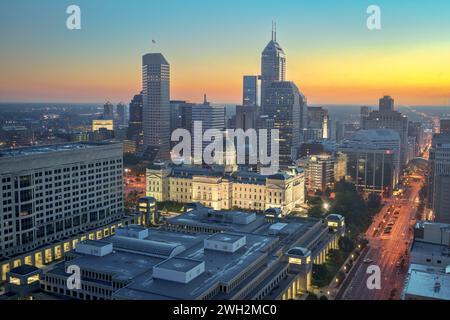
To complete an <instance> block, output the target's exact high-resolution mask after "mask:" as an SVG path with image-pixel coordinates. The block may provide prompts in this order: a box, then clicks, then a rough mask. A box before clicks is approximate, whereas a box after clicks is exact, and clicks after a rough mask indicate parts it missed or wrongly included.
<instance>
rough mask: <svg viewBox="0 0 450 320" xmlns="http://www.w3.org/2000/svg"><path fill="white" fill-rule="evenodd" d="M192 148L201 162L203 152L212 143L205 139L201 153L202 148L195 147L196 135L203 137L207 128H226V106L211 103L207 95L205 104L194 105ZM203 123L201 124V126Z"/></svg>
mask: <svg viewBox="0 0 450 320" xmlns="http://www.w3.org/2000/svg"><path fill="white" fill-rule="evenodd" d="M191 116H192V131H191V135H192V139H193V141H192V149H193V151H194V154H193V156H194V158H195V157H197V158H195V159H196V160H194V161H196V162H197V161H198V162H200V159H201V158H202V153H203V151H204V149H205V148H206V147H207V146H208V145H209V144H210V143H211V142H208V141H203V143H202V149H201V153H200V152H199V151H200V150H196V149H195V147H196V145H195V143H194V140H195V137H203V134H204V133H205V131H206V130H211V129H216V130H220V131H223V130H224V129H225V108H224V107H219V106H213V105H211V104H210V103H209V102H208V101H207V99H206V95H205V97H204V101H203V104H194V105H192V114H191ZM200 124H201V126H200Z"/></svg>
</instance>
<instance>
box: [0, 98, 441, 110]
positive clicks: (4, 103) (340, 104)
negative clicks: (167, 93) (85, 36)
mask: <svg viewBox="0 0 450 320" xmlns="http://www.w3.org/2000/svg"><path fill="white" fill-rule="evenodd" d="M380 98H381V97H380ZM130 100H131V99H130ZM177 100H181V101H186V102H189V103H199V104H201V103H202V102H200V101H198V102H197V101H190V100H187V99H171V100H170V101H177ZM107 102H110V103H112V104H113V105H117V104H119V103H123V104H125V105H127V106H128V104H129V102H126V101H117V102H116V101H109V100H107V101H104V102H61V101H36V102H28V101H0V105H8V104H23V105H32V104H53V105H58V104H59V105H98V106H103V105H104V104H105V103H107ZM210 103H211V104H212V105H223V106H238V105H242V103H233V102H214V101H210ZM307 106H308V107H320V106H322V107H355V108H358V107H363V106H364V107H369V108H378V104H376V105H375V104H364V103H361V104H358V103H356V104H355V103H311V104H310V103H308V105H307ZM394 108H395V109H396V108H449V109H450V104H449V105H397V104H396V105H395V107H394Z"/></svg>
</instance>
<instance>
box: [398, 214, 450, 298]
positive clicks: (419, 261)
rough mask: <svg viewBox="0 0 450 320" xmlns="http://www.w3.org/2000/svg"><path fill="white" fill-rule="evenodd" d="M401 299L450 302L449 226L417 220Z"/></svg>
mask: <svg viewBox="0 0 450 320" xmlns="http://www.w3.org/2000/svg"><path fill="white" fill-rule="evenodd" d="M409 261H410V266H409V270H408V274H407V276H406V280H405V286H404V289H403V293H402V299H405V300H418V299H420V300H450V225H449V224H445V223H436V222H427V221H420V222H418V223H417V224H416V226H415V228H414V241H413V243H412V246H411V250H410V259H409Z"/></svg>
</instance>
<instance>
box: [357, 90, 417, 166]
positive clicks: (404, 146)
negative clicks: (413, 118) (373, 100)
mask: <svg viewBox="0 0 450 320" xmlns="http://www.w3.org/2000/svg"><path fill="white" fill-rule="evenodd" d="M393 103H394V100H393V99H392V98H391V97H384V98H382V99H380V110H379V111H372V112H371V113H370V114H369V116H368V117H366V118H363V123H362V128H363V129H392V130H395V131H397V132H398V134H399V135H400V163H401V165H402V166H404V165H406V164H407V162H408V118H407V117H406V116H405V115H402V114H401V113H400V112H397V111H394V110H393Z"/></svg>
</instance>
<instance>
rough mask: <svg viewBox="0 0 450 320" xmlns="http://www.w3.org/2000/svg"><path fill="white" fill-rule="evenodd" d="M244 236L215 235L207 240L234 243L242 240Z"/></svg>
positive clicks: (230, 234)
mask: <svg viewBox="0 0 450 320" xmlns="http://www.w3.org/2000/svg"><path fill="white" fill-rule="evenodd" d="M243 237H244V235H242V234H232V233H215V234H213V235H212V236H211V237H209V238H208V240H213V241H220V242H227V243H235V242H236V241H238V240H240V239H242V238H243Z"/></svg>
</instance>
